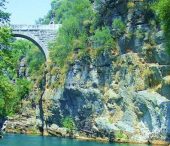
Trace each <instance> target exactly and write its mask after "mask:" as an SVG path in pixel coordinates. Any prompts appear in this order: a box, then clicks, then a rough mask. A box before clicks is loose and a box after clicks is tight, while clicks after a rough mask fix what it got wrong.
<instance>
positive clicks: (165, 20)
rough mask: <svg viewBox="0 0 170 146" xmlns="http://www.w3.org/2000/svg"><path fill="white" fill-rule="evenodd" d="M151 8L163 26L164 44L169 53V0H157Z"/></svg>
mask: <svg viewBox="0 0 170 146" xmlns="http://www.w3.org/2000/svg"><path fill="white" fill-rule="evenodd" d="M152 8H153V10H154V11H155V13H156V15H157V16H158V18H159V20H160V21H161V24H162V25H163V27H164V32H165V37H166V46H167V50H168V52H169V53H170V42H169V40H170V17H169V14H170V1H169V0H158V1H156V2H155V3H154V4H153V6H152Z"/></svg>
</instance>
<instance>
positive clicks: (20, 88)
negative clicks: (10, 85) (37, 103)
mask: <svg viewBox="0 0 170 146" xmlns="http://www.w3.org/2000/svg"><path fill="white" fill-rule="evenodd" d="M16 85H17V96H18V97H20V99H24V98H26V97H27V96H28V94H29V92H30V90H31V88H32V84H31V82H30V81H28V80H27V79H26V78H22V79H18V80H17V83H16Z"/></svg>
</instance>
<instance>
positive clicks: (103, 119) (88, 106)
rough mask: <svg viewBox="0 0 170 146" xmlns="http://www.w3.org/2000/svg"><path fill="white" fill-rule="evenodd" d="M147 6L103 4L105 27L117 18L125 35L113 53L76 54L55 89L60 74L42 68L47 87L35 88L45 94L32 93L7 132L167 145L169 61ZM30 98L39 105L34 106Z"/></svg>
mask: <svg viewBox="0 0 170 146" xmlns="http://www.w3.org/2000/svg"><path fill="white" fill-rule="evenodd" d="M149 2H151V1H133V2H131V1H130V2H127V1H124V0H115V1H112V0H111V1H103V5H102V8H103V10H104V7H107V8H108V9H107V11H104V12H101V13H105V17H104V18H103V20H105V21H106V23H107V24H108V25H110V24H111V23H112V22H110V21H112V20H114V19H116V18H121V19H122V20H123V21H124V23H125V24H126V33H124V34H122V35H120V36H118V37H117V38H116V40H117V51H116V52H115V51H113V50H110V51H103V52H101V53H100V54H99V55H98V56H96V57H95V58H94V57H92V56H91V55H90V53H87V54H86V55H84V56H83V57H81V58H79V57H77V54H78V53H79V52H75V59H74V60H75V61H74V62H73V63H72V64H70V65H69V69H68V71H67V73H66V78H65V79H63V80H64V81H63V84H61V85H60V86H57V87H55V86H53V85H54V83H56V82H58V78H59V76H60V74H59V71H58V70H57V68H56V67H55V65H50V64H47V66H48V67H47V71H46V84H43V86H44V87H40V88H37V87H36V89H37V90H41V91H42V89H44V88H45V91H44V92H41V94H35V93H38V91H33V92H32V94H30V97H29V98H27V100H25V103H24V105H25V106H24V108H23V110H22V114H20V116H19V115H18V116H15V117H13V118H9V121H8V122H7V128H6V130H7V131H9V132H11V131H12V132H23V133H30V132H31V133H39V132H42V131H44V134H51V135H57V136H70V135H71V136H75V137H77V136H78V135H79V136H89V137H102V138H108V139H109V140H110V141H130V142H141V143H144V142H149V141H150V142H151V141H152V142H155V141H156V142H157V141H158V140H160V141H169V140H170V116H169V112H170V56H169V55H168V54H167V52H166V50H165V43H164V33H163V31H162V30H161V28H160V25H159V24H157V22H156V21H155V19H154V14H153V13H152V12H151V11H150V9H148V8H147V4H148V3H149ZM108 5H109V6H108ZM96 7H98V6H97V5H96ZM101 21H102V20H101ZM113 35H114V31H113ZM115 35H116V34H115ZM35 96H38V97H39V98H38V99H39V101H38V102H34V103H33V98H35ZM65 123H66V124H65ZM70 125H71V127H70ZM62 127H65V128H62ZM67 131H69V132H67Z"/></svg>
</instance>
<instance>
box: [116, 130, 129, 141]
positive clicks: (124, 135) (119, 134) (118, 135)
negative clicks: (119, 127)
mask: <svg viewBox="0 0 170 146" xmlns="http://www.w3.org/2000/svg"><path fill="white" fill-rule="evenodd" d="M115 138H116V139H123V140H125V139H128V136H127V135H126V134H124V133H123V132H122V131H117V132H115Z"/></svg>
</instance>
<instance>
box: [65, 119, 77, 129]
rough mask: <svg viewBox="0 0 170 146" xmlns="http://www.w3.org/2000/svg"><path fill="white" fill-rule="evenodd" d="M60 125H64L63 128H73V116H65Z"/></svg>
mask: <svg viewBox="0 0 170 146" xmlns="http://www.w3.org/2000/svg"><path fill="white" fill-rule="evenodd" d="M62 126H63V127H65V128H68V129H69V130H73V129H75V123H74V120H73V118H71V117H65V118H64V119H63V120H62Z"/></svg>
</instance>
